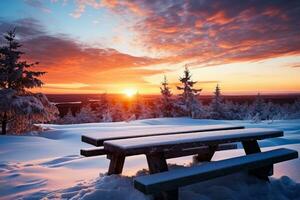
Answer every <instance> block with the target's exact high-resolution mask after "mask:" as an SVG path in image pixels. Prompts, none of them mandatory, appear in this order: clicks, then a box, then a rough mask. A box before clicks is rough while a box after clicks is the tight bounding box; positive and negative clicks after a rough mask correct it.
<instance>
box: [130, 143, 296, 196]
mask: <svg viewBox="0 0 300 200" xmlns="http://www.w3.org/2000/svg"><path fill="white" fill-rule="evenodd" d="M297 157H298V152H297V151H294V150H290V149H284V148H282V149H276V150H271V151H267V152H262V153H255V154H249V155H246V156H240V157H235V158H230V159H226V160H221V161H215V162H211V163H207V164H204V165H198V166H193V167H189V168H184V169H175V170H171V171H168V172H162V173H158V174H152V175H148V176H147V175H146V176H140V177H136V178H135V179H134V187H135V188H136V189H138V190H139V191H141V192H143V193H145V194H156V193H159V192H161V191H169V190H173V189H177V188H179V187H182V186H186V185H190V184H193V183H197V182H200V181H205V180H209V179H213V178H216V177H220V176H225V175H228V174H232V173H235V172H238V171H241V170H249V169H255V168H261V167H263V166H268V165H272V164H275V163H278V162H282V161H286V160H291V159H295V158H297Z"/></svg>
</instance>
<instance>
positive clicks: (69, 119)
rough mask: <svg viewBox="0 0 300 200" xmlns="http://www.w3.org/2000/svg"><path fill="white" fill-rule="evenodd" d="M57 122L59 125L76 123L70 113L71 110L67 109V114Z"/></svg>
mask: <svg viewBox="0 0 300 200" xmlns="http://www.w3.org/2000/svg"><path fill="white" fill-rule="evenodd" d="M57 122H58V123H59V124H74V123H75V122H76V119H75V117H74V115H73V113H72V110H71V109H68V112H67V114H66V115H65V116H63V117H62V118H60V119H58V120H57Z"/></svg>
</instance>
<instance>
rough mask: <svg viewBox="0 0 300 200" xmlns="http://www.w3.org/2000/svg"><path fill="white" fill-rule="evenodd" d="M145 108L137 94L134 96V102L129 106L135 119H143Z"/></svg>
mask: <svg viewBox="0 0 300 200" xmlns="http://www.w3.org/2000/svg"><path fill="white" fill-rule="evenodd" d="M144 112H145V108H144V105H143V102H142V101H141V99H140V95H139V93H137V94H136V95H135V101H134V103H133V104H132V106H131V113H132V114H133V115H134V116H135V119H143V118H144Z"/></svg>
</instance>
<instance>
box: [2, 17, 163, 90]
mask: <svg viewBox="0 0 300 200" xmlns="http://www.w3.org/2000/svg"><path fill="white" fill-rule="evenodd" d="M13 27H16V30H17V36H18V39H19V40H20V41H21V43H22V45H23V46H22V50H23V51H24V52H25V55H24V57H23V58H25V59H27V60H29V61H31V62H36V61H38V62H40V64H39V65H38V66H37V68H36V69H37V70H42V71H46V72H47V74H46V75H45V76H44V77H43V80H44V81H45V82H46V83H48V84H47V85H48V86H51V88H53V87H57V88H65V89H70V88H78V86H82V85H89V86H90V87H93V85H97V84H98V85H99V84H108V83H111V82H114V83H117V82H118V83H119V84H122V83H124V84H125V83H129V82H134V81H135V82H136V83H137V84H146V82H145V81H144V80H143V78H142V77H143V76H144V75H149V74H150V75H152V74H156V73H160V72H161V71H159V70H150V69H149V70H145V69H139V68H141V67H144V66H147V65H151V64H156V63H159V62H161V60H159V59H153V58H148V57H137V56H132V55H129V54H125V53H121V52H119V51H117V50H115V49H109V48H95V47H90V46H86V45H83V44H81V43H79V42H77V41H75V40H73V39H72V38H70V37H69V36H67V35H63V34H56V35H49V34H47V33H46V31H45V30H44V28H43V27H42V26H41V25H40V24H39V23H38V21H36V20H33V19H22V20H18V21H15V22H11V23H10V22H4V21H0V33H3V32H6V31H7V30H11V29H12V28H13ZM72 83H76V84H72ZM80 84H81V85H80Z"/></svg>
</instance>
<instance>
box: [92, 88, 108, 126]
mask: <svg viewBox="0 0 300 200" xmlns="http://www.w3.org/2000/svg"><path fill="white" fill-rule="evenodd" d="M110 107H111V106H110V103H109V101H108V97H107V94H106V93H103V94H101V96H100V100H99V102H98V103H97V104H96V108H95V111H96V114H97V117H98V119H99V121H101V122H102V121H106V120H107V118H108V115H110Z"/></svg>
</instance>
